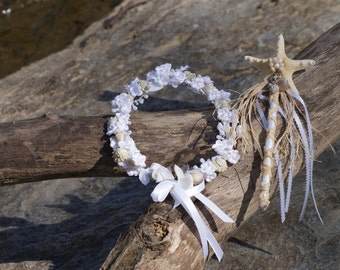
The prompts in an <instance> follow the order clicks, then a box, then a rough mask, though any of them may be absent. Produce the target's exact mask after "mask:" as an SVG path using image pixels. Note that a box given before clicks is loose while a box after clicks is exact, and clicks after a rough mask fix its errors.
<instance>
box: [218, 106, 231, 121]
mask: <svg viewBox="0 0 340 270" xmlns="http://www.w3.org/2000/svg"><path fill="white" fill-rule="evenodd" d="M232 117H233V114H232V113H231V111H230V110H229V109H228V108H226V107H222V108H219V109H217V118H218V119H219V120H221V121H223V122H224V123H228V122H231V120H232Z"/></svg>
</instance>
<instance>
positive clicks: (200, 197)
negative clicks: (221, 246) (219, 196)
mask: <svg viewBox="0 0 340 270" xmlns="http://www.w3.org/2000/svg"><path fill="white" fill-rule="evenodd" d="M195 197H196V198H197V199H198V200H200V201H201V202H202V203H203V204H204V205H205V206H206V207H208V208H209V209H210V210H211V211H212V212H213V213H215V214H216V215H217V216H218V217H219V218H220V219H221V220H223V221H224V222H229V223H234V222H235V221H234V220H232V219H231V218H230V217H229V216H228V215H227V214H226V213H224V212H223V211H222V210H221V208H219V207H218V206H217V205H216V204H215V203H213V202H212V201H211V200H210V199H208V198H207V197H206V196H204V195H203V194H202V193H198V194H196V195H195Z"/></svg>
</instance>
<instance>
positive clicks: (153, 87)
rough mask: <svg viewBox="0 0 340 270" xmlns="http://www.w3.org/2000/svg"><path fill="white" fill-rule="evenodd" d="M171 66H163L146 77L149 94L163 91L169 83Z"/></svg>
mask: <svg viewBox="0 0 340 270" xmlns="http://www.w3.org/2000/svg"><path fill="white" fill-rule="evenodd" d="M170 71H171V64H163V65H161V66H158V67H156V69H155V70H153V71H151V72H149V73H148V74H147V75H146V80H147V81H148V82H149V85H148V92H154V91H158V90H160V89H162V88H163V87H164V86H166V85H167V84H168V83H169V77H170Z"/></svg>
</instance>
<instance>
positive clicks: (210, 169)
mask: <svg viewBox="0 0 340 270" xmlns="http://www.w3.org/2000/svg"><path fill="white" fill-rule="evenodd" d="M200 162H201V167H200V168H201V172H202V173H203V175H204V179H205V180H206V181H207V182H211V181H212V180H214V179H215V178H216V176H217V174H216V172H215V166H214V164H213V163H212V161H211V160H210V159H208V160H204V159H203V158H201V159H200Z"/></svg>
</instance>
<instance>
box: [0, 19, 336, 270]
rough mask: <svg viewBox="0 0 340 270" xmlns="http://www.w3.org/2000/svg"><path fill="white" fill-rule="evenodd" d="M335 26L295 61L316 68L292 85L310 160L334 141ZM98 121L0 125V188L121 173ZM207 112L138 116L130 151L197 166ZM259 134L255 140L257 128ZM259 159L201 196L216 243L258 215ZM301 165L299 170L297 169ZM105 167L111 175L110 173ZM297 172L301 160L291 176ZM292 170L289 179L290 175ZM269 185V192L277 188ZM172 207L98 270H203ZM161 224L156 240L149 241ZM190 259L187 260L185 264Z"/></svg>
mask: <svg viewBox="0 0 340 270" xmlns="http://www.w3.org/2000/svg"><path fill="white" fill-rule="evenodd" d="M339 43H340V26H339V25H337V26H335V27H334V28H332V29H331V30H329V31H328V32H327V33H325V34H324V35H322V36H321V37H320V38H319V39H318V40H316V41H315V42H313V43H312V44H311V45H310V46H308V47H307V48H306V49H305V50H304V51H303V52H301V53H300V54H299V55H298V56H297V58H298V59H302V58H307V59H314V60H316V62H317V66H316V67H314V68H311V69H310V70H308V71H307V72H303V73H301V74H299V75H298V76H297V77H296V79H295V82H296V86H297V88H298V89H299V92H300V93H301V96H302V97H303V98H304V100H305V102H306V103H307V107H308V108H309V111H310V117H311V121H312V123H313V126H314V128H315V129H316V130H317V131H319V132H315V133H314V134H315V145H316V149H315V154H316V156H318V155H319V154H321V153H322V152H323V151H324V150H325V149H326V148H327V147H328V145H329V142H332V141H334V140H336V139H337V138H339V135H340V126H339V125H338V124H337V123H339V120H340V116H339V109H340V104H339V99H340V97H339V93H340V91H339V90H340V89H339V85H338V77H339V76H338V75H337V73H338V68H337V65H338V63H339V50H337V48H338V47H339ZM105 121H106V117H105V116H93V117H59V116H55V115H48V116H45V117H42V118H38V119H32V120H24V121H18V122H12V123H4V124H1V125H0V134H1V138H0V153H2V155H1V157H0V184H1V185H4V184H15V183H22V182H27V181H39V180H47V179H53V178H57V177H74V176H79V177H81V176H112V175H122V174H123V171H122V170H121V169H120V168H118V167H117V166H115V165H114V163H113V160H112V158H111V150H110V148H109V145H108V142H107V138H106V137H105V135H104V134H105ZM215 126H216V123H215V121H214V118H213V117H212V109H207V110H205V111H203V112H198V111H193V110H191V111H173V112H158V113H141V112H138V113H137V114H134V115H133V117H132V125H131V130H132V132H133V138H134V139H135V141H136V144H137V147H139V148H140V150H141V151H142V153H144V154H145V155H146V156H147V158H148V160H147V161H148V162H149V163H150V162H153V161H157V162H160V163H162V164H164V165H170V164H173V163H174V162H175V163H176V164H179V165H182V164H185V163H187V162H189V161H193V163H198V160H199V157H205V156H211V155H212V152H211V144H212V143H213V141H214V138H215V136H216V130H215V128H214V127H215ZM257 127H258V132H259V134H260V133H261V129H260V126H259V125H258V126H257ZM260 163H261V159H260V157H259V155H258V154H257V153H247V154H244V155H243V156H242V158H241V161H240V162H239V163H238V164H236V165H235V166H232V167H230V168H229V170H228V171H226V172H225V173H223V174H221V175H219V177H218V178H217V179H216V180H214V181H213V182H212V183H210V184H208V185H207V188H206V190H205V191H204V194H205V195H206V196H208V198H210V199H211V200H212V201H214V202H216V203H217V204H218V206H219V207H220V208H221V209H222V210H224V211H225V212H226V213H228V214H229V215H230V216H231V217H232V218H233V219H234V220H236V223H235V224H234V225H231V224H223V223H222V222H220V221H219V220H218V219H215V217H214V216H213V215H212V214H211V213H210V212H209V211H208V210H207V209H205V208H204V207H203V206H202V205H201V204H199V203H196V205H197V206H198V208H199V209H200V211H201V212H202V214H203V215H204V216H205V217H206V218H207V221H208V223H209V225H210V228H211V229H212V231H213V232H214V235H215V237H216V238H217V240H218V241H219V242H220V241H221V240H223V239H224V238H226V237H228V235H229V234H230V233H231V232H233V231H234V230H236V229H237V227H238V226H240V224H242V222H244V221H245V220H247V219H248V218H249V216H251V215H252V214H253V213H254V212H255V211H256V210H257V209H258V203H257V195H258V182H259V181H257V180H258V178H259V174H260ZM299 165H300V166H299ZM112 167H113V168H114V169H113V171H112ZM301 168H302V161H300V164H298V166H297V171H298V170H300V169H301ZM297 171H296V173H297ZM276 184H277V183H276V182H275V181H273V186H276ZM171 207H172V201H170V200H169V201H166V202H164V203H157V204H152V205H151V206H150V208H149V209H148V211H147V213H146V214H145V215H143V216H141V217H140V218H139V219H138V220H137V221H136V222H135V223H134V224H133V225H132V226H131V229H130V230H129V232H128V233H127V234H126V235H125V236H123V237H121V239H120V240H119V241H118V242H117V244H116V246H115V248H114V249H113V250H112V252H111V253H110V254H109V256H108V258H107V260H106V261H105V262H104V264H103V266H102V268H101V269H133V268H135V269H159V267H160V266H161V268H163V269H184V268H187V269H202V268H203V267H204V261H203V256H202V251H201V245H200V240H199V237H198V235H197V232H196V229H195V226H194V224H193V221H192V220H191V219H190V218H189V217H188V216H187V214H186V213H185V212H184V211H183V210H182V209H181V208H180V207H179V208H178V209H175V210H174V211H171V212H169V210H170V209H171ZM158 225H161V227H162V228H164V231H165V232H166V236H165V237H164V238H163V239H159V238H158V237H157V236H156V235H155V228H157V227H158ZM188 258H190V259H188Z"/></svg>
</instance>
